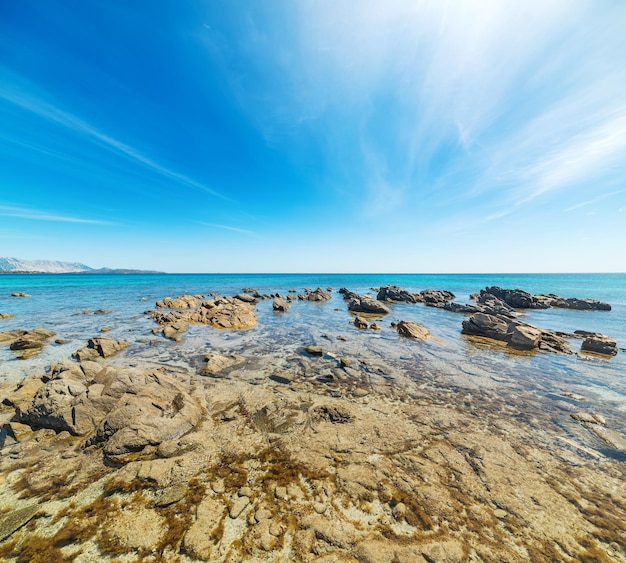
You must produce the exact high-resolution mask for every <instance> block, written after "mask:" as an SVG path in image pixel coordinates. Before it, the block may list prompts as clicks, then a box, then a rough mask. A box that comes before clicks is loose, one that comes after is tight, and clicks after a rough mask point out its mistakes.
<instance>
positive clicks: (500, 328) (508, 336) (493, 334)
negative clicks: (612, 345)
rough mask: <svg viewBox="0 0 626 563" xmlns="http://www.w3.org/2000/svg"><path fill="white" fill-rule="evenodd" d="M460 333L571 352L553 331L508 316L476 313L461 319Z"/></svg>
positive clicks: (522, 347) (515, 345)
mask: <svg viewBox="0 0 626 563" xmlns="http://www.w3.org/2000/svg"><path fill="white" fill-rule="evenodd" d="M462 324H463V329H462V330H461V333H462V334H467V335H469V336H483V337H485V338H491V339H493V340H499V341H500V342H506V343H507V344H508V345H509V346H510V347H511V348H517V349H520V350H533V349H536V348H539V349H540V350H546V351H549V352H561V353H564V354H571V351H570V349H569V344H568V343H567V341H566V340H565V339H564V338H561V337H560V336H557V335H556V334H554V333H553V332H550V331H548V330H544V329H541V328H538V327H535V326H532V325H529V324H526V323H520V322H518V321H516V320H511V318H509V317H508V316H498V315H487V314H485V313H476V314H475V315H472V316H471V317H470V318H469V319H466V320H464V321H463V323H462Z"/></svg>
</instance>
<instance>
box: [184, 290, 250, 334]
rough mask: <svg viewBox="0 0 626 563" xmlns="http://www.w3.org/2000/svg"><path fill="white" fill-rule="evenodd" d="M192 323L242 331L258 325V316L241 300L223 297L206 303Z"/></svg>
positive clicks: (192, 319) (196, 311)
mask: <svg viewBox="0 0 626 563" xmlns="http://www.w3.org/2000/svg"><path fill="white" fill-rule="evenodd" d="M190 320H191V322H194V323H202V324H208V325H211V326H212V327H213V328H220V329H230V330H241V329H246V328H251V327H253V326H254V325H255V324H256V314H255V313H254V309H253V308H252V306H251V305H250V304H248V303H244V302H243V301H240V300H239V299H233V298H228V297H221V298H217V299H213V300H210V301H204V302H203V303H202V305H201V306H200V307H199V308H198V309H196V310H195V311H194V312H193V313H192V314H191V316H190Z"/></svg>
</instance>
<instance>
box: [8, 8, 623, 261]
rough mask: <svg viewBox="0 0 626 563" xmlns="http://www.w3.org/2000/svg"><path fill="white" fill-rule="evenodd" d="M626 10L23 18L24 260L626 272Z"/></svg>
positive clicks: (114, 12) (65, 12) (13, 132)
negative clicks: (625, 31)
mask: <svg viewBox="0 0 626 563" xmlns="http://www.w3.org/2000/svg"><path fill="white" fill-rule="evenodd" d="M624 29H626V2H622V1H618V0H616V1H609V0H591V1H589V2H584V1H579V0H555V1H552V0H541V1H539V0H531V1H529V2H517V1H513V0H510V1H506V0H493V1H491V0H481V1H480V2H478V1H472V2H470V1H463V0H456V1H448V2H445V1H443V0H441V1H435V0H432V1H425V2H419V1H418V0H407V1H395V0H390V1H385V2H379V1H371V2H368V1H358V2H357V1H356V0H353V1H350V2H345V1H341V0H339V1H338V0H333V1H329V0H315V1H305V0H297V1H292V0H285V1H281V0H268V1H255V0H253V1H249V0H245V1H244V0H241V1H236V0H235V1H232V0H229V1H221V0H212V1H184V2H181V1H178V0H160V1H159V2H154V1H140V0H136V1H133V2H128V1H125V0H124V1H121V0H107V1H106V2H102V1H95V0H77V1H73V0H63V1H58V2H57V1H55V0H46V1H45V2H41V1H29V0H20V1H19V2H8V1H7V2H1V3H0V37H1V38H2V39H1V41H0V170H1V171H2V173H1V175H0V256H12V257H19V258H31V259H36V258H37V259H58V260H66V261H80V262H84V263H86V264H88V265H90V266H94V267H101V266H109V267H127V268H144V269H157V270H163V271H171V272H418V273H419V272H523V271H527V272H583V271H604V272H609V271H618V272H626V33H624Z"/></svg>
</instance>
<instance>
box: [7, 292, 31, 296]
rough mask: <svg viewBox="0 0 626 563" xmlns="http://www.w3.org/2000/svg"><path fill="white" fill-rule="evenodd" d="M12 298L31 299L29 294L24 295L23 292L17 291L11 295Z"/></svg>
mask: <svg viewBox="0 0 626 563" xmlns="http://www.w3.org/2000/svg"><path fill="white" fill-rule="evenodd" d="M11 297H30V295H29V294H28V293H24V292H23V291H15V292H13V293H11Z"/></svg>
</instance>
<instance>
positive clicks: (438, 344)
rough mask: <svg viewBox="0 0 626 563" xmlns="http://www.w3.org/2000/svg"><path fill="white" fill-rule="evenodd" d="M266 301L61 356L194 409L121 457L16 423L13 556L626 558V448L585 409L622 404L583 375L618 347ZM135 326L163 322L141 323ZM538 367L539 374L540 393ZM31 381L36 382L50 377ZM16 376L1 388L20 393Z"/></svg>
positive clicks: (7, 473)
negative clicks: (135, 380) (172, 334)
mask: <svg viewBox="0 0 626 563" xmlns="http://www.w3.org/2000/svg"><path fill="white" fill-rule="evenodd" d="M161 297H164V295H162V296H161ZM140 306H142V307H146V306H147V307H151V306H153V303H149V304H146V305H144V304H143V303H142V304H141V305H140ZM0 309H1V308H0ZM337 309H340V310H337ZM255 310H256V312H257V314H258V315H259V323H258V324H257V325H255V327H254V328H251V329H249V330H233V331H227V330H221V331H220V330H215V329H214V328H211V327H209V326H204V325H201V324H200V325H197V324H193V325H190V326H189V327H188V328H187V331H186V332H185V333H184V334H183V335H182V338H181V341H180V342H179V343H176V342H174V341H172V340H164V339H162V338H161V337H159V336H158V335H156V334H155V335H153V337H152V338H151V339H145V340H146V341H145V342H139V340H141V339H137V340H136V341H135V342H131V345H130V346H129V347H127V348H125V349H124V350H122V351H119V352H117V353H115V354H112V355H111V356H110V357H107V358H94V359H95V360H96V361H95V362H94V361H93V359H91V360H84V361H81V362H80V364H78V363H76V362H71V364H68V365H71V366H72V367H71V369H70V368H68V369H67V370H60V371H59V373H58V377H57V376H54V378H53V379H52V381H60V382H66V383H68V382H75V383H72V384H77V383H80V384H81V385H85V386H86V387H91V386H93V385H94V384H95V385H101V386H103V387H102V388H106V385H107V384H108V385H112V383H111V381H118V382H119V381H122V380H123V381H128V380H129V378H130V379H132V377H135V376H136V377H141V378H142V381H146V382H147V381H148V380H149V381H154V378H155V377H156V378H157V379H158V380H159V381H160V383H159V385H161V386H162V389H161V388H159V389H155V390H154V393H153V394H151V395H150V396H151V397H152V399H154V401H155V402H156V403H158V404H160V403H159V400H160V399H163V400H165V401H166V402H167V400H170V402H171V401H173V398H171V397H170V395H168V393H170V391H172V390H173V389H176V392H177V393H180V394H182V395H183V396H184V397H185V400H184V401H187V402H184V401H183V403H182V404H184V405H187V404H188V405H190V407H189V408H190V409H191V406H193V408H194V409H196V408H197V413H196V411H194V412H193V413H190V412H188V413H187V415H185V416H190V417H191V418H190V419H189V420H190V421H193V422H194V424H193V425H192V428H191V429H189V431H187V432H185V433H184V434H183V435H181V436H179V437H176V438H172V439H165V440H161V441H160V442H159V443H158V444H148V445H147V446H146V447H143V448H142V449H141V450H137V451H129V452H122V453H121V454H120V453H115V452H117V451H118V450H115V449H114V448H113V446H110V448H109V450H107V449H106V448H107V447H109V446H106V445H105V446H104V447H103V445H102V443H97V442H96V443H93V444H87V443H86V437H85V436H86V435H85V436H72V434H71V432H68V431H58V430H57V432H55V431H54V430H50V429H45V428H44V429H41V430H35V431H34V432H33V431H32V429H30V431H29V429H27V428H21V427H16V429H17V431H18V432H19V431H23V432H24V434H23V435H22V436H21V438H22V439H21V440H17V441H15V442H11V440H9V441H8V442H7V444H5V448H6V449H4V448H3V453H4V452H5V451H8V453H9V455H6V456H3V459H2V461H1V462H0V471H1V474H2V478H3V482H2V483H1V484H0V498H1V499H2V505H3V506H5V507H7V508H11V509H12V510H14V511H15V510H20V509H24V508H28V507H30V506H31V505H33V503H37V510H38V512H37V513H35V514H33V515H31V518H30V519H29V520H28V521H29V522H30V523H25V526H24V527H20V528H18V529H17V530H16V531H14V532H13V533H12V534H11V535H10V537H9V538H8V539H7V540H5V541H4V542H3V543H1V544H0V550H1V553H2V555H3V557H6V558H7V559H8V560H10V558H11V557H13V556H15V554H16V553H18V552H21V553H28V550H29V549H30V550H33V553H35V552H36V551H37V550H39V551H40V552H41V553H49V554H53V555H58V554H59V553H60V554H61V555H62V556H64V557H70V556H73V555H74V554H76V559H75V560H76V561H90V560H93V558H94V557H98V558H102V559H105V558H107V557H109V558H112V557H118V558H121V560H128V561H131V560H133V561H134V560H137V557H139V556H140V557H143V558H144V559H143V560H146V561H159V560H168V561H171V560H180V561H193V560H215V561H226V560H231V559H232V560H236V559H237V558H243V559H244V560H246V559H247V560H255V561H282V560H287V559H294V558H296V559H297V560H302V561H313V560H315V561H387V560H392V559H393V558H394V557H396V559H398V560H404V561H432V560H436V561H464V560H471V559H474V560H480V559H482V560H496V559H500V560H510V561H516V560H520V561H521V560H528V559H532V560H542V559H550V558H557V559H559V560H580V559H581V558H582V559H584V558H589V559H594V560H599V561H602V560H607V561H609V560H624V558H625V554H626V551H625V547H624V546H625V545H626V541H625V538H624V537H623V534H622V532H620V530H621V522H623V521H624V520H626V504H625V503H624V502H623V500H622V499H623V498H625V497H626V495H625V494H624V492H625V490H624V482H625V481H624V455H623V454H622V453H620V450H619V448H611V447H609V446H608V445H607V444H606V442H602V441H601V440H600V441H599V438H598V436H597V435H596V434H594V433H593V432H591V431H590V427H589V425H588V424H587V425H585V424H584V423H581V422H580V421H579V420H577V419H575V418H574V417H572V415H576V414H578V413H580V412H588V413H592V414H598V415H601V416H602V417H603V418H604V419H605V422H606V427H607V428H609V429H612V430H613V431H614V432H616V433H617V434H618V435H621V436H623V433H624V430H626V429H625V428H624V415H623V411H622V410H620V402H619V401H618V400H615V399H613V400H610V399H609V398H607V397H602V396H601V395H599V394H597V393H596V390H597V389H599V388H600V385H598V386H594V385H593V380H591V384H592V385H591V387H590V386H587V387H586V388H585V385H584V383H583V382H582V381H573V380H572V375H571V369H572V366H576V365H578V364H580V365H581V366H585V367H586V366H591V368H592V370H593V369H600V370H602V369H605V368H604V366H607V368H606V369H608V368H609V367H610V366H611V364H610V362H611V361H613V360H607V359H604V358H595V357H593V356H591V357H585V358H571V357H569V356H567V357H562V356H556V355H550V354H549V353H546V352H541V351H539V352H524V351H518V350H505V349H503V348H502V347H501V346H500V345H498V344H496V343H494V342H488V341H486V340H484V339H481V338H476V337H466V336H461V337H459V336H456V337H453V335H452V331H451V330H448V329H447V328H446V327H442V328H440V327H438V326H437V325H436V323H435V322H434V320H435V319H439V318H443V317H440V315H442V314H443V313H444V312H443V311H438V310H432V311H431V310H426V308H425V307H424V306H423V305H422V304H414V305H406V306H405V305H394V308H393V314H392V315H391V316H392V317H393V319H396V318H397V317H398V316H406V315H408V314H410V313H411V312H415V315H418V314H419V316H420V319H419V320H421V321H422V322H423V323H424V325H426V326H428V328H429V329H430V330H431V331H434V334H433V335H432V338H431V339H429V340H427V341H425V342H420V341H414V340H410V339H402V338H400V337H398V336H397V334H396V333H395V331H394V330H393V329H392V328H391V327H390V326H389V322H387V321H388V320H389V319H387V320H386V321H385V322H383V321H380V325H381V330H380V331H378V332H376V331H359V330H358V329H357V328H355V327H354V326H353V325H351V324H349V322H348V321H349V320H350V319H351V318H352V317H351V316H350V315H349V314H348V313H347V312H346V310H345V307H344V306H343V305H342V301H341V299H340V297H339V296H337V295H336V294H335V293H334V292H333V297H332V299H331V300H330V301H328V302H325V303H315V302H310V301H306V300H305V301H295V302H293V303H292V305H291V308H290V309H289V310H288V311H286V312H284V313H273V312H272V311H271V301H269V300H266V301H259V302H258V303H257V304H256V305H255ZM92 313H93V311H92ZM445 313H446V314H448V315H451V314H452V313H448V312H445ZM112 314H113V315H115V312H113V313H112ZM594 314H597V315H601V314H603V313H594ZM424 315H426V316H425V317H424ZM421 317H424V318H421ZM95 318H96V317H94V316H93V315H86V316H84V319H83V318H79V320H80V321H81V322H82V321H83V320H84V321H85V322H86V321H90V322H91V321H92V320H93V319H95ZM463 318H464V317H463V316H462V315H461V316H457V317H455V319H456V320H455V323H456V326H458V327H459V328H460V323H461V320H462V319H463ZM570 318H571V317H570ZM581 318H591V317H581ZM104 319H106V321H105V320H104ZM316 319H319V320H317V321H316ZM114 320H115V319H111V318H109V317H106V316H103V317H102V320H101V319H99V318H98V321H99V322H100V323H101V324H108V325H111V328H112V329H113V330H111V332H110V333H108V332H107V333H104V334H103V335H102V336H103V337H106V336H108V335H109V334H113V335H114V336H115V338H117V335H118V334H119V335H123V333H124V330H123V327H116V326H115V323H114V322H112V321H114ZM3 322H4V321H3ZM6 322H9V321H6ZM316 322H317V323H319V324H315V323H316ZM89 326H91V325H89ZM136 326H137V327H140V328H141V330H142V331H144V333H145V329H146V328H147V327H150V330H152V329H154V330H155V331H157V332H158V331H160V330H161V327H159V326H158V325H156V324H155V323H153V322H152V321H151V320H150V319H148V318H145V317H143V318H141V319H137V321H136ZM321 327H325V328H323V329H322V328H321ZM116 330H117V331H118V332H116ZM138 330H139V328H138ZM457 330H458V329H457ZM126 334H128V330H126ZM131 334H132V333H131ZM95 336H96V334H95V333H91V334H88V335H87V334H83V335H82V337H81V338H80V339H78V340H82V342H83V345H84V342H85V340H86V339H87V338H92V337H95ZM338 337H341V338H338ZM453 338H454V340H453ZM459 338H460V344H458V343H457V341H458V340H459ZM342 339H343V340H342ZM71 345H72V346H73V345H74V344H73V343H72V344H71ZM306 346H318V347H321V355H318V354H317V353H315V354H314V355H312V354H310V353H307V352H306V351H304V348H305V347H306ZM75 349H76V348H74V350H75ZM459 350H460V351H459ZM620 354H621V355H620ZM620 354H618V356H617V357H616V358H615V359H617V361H618V362H621V358H622V355H623V352H622V353H620ZM68 356H69V355H68ZM207 356H211V357H212V361H213V360H214V361H216V362H217V363H216V364H215V366H216V367H215V366H214V367H212V368H211V369H210V370H208V368H207V366H208V365H209V363H210V362H208V361H206V357H207ZM223 358H226V359H227V360H229V361H225V360H223ZM462 358H465V360H463V359H462ZM67 359H68V360H69V357H68V358H67ZM220 361H221V362H222V363H220ZM224 362H225V363H224ZM575 362H578V364H576V363H575ZM214 363H215V362H214ZM92 364H95V365H92ZM211 365H213V364H211ZM76 366H81V369H82V371H81V373H82V375H79V374H77V372H76V371H75V368H76ZM531 366H532V369H533V370H536V371H537V372H540V371H542V370H544V371H545V372H546V375H547V376H546V377H545V379H539V377H536V378H534V379H533V382H532V385H530V384H529V382H528V381H527V379H528V373H529V369H530V368H531ZM203 370H204V371H205V373H204V374H201V372H202V371H203ZM207 370H208V371H207ZM65 371H69V372H70V373H66V374H65V375H63V373H65ZM211 371H213V373H210V372H211ZM88 373H89V375H87V374H88ZM533 373H534V372H533ZM587 373H588V372H585V374H586V375H587ZM107 374H108V375H107ZM150 374H152V375H150ZM31 375H32V376H33V377H32V378H30V379H29V380H28V381H29V382H30V383H28V385H31V384H32V385H39V386H41V385H47V384H49V381H48V383H45V382H44V381H42V377H41V376H42V375H44V374H43V373H42V372H41V371H39V372H37V373H32V374H31ZM131 376H132V377H131ZM48 377H49V376H46V377H44V379H46V380H47V379H48ZM107 377H108V378H109V379H108V380H107V381H109V383H107V381H105V380H106V378H107ZM77 378H78V379H80V378H82V379H80V381H78V380H77ZM146 378H147V379H146ZM92 379H93V380H94V381H96V383H94V382H92V383H87V381H91V380H92ZM37 381H38V382H37ZM68 384H69V383H68ZM28 385H25V386H24V387H23V388H22V389H23V400H25V401H26V402H28V400H31V401H32V397H33V394H34V387H31V388H27V387H28ZM14 389H15V384H13V383H8V384H3V385H2V391H3V393H2V395H3V397H5V399H7V398H8V401H9V402H11V403H13V404H14V405H15V404H16V402H19V397H18V396H19V393H20V392H19V391H18V392H17V393H16V392H15V391H14ZM98 389H100V388H98ZM167 389H169V390H170V391H167ZM166 391H167V392H166ZM94 392H95V388H94ZM151 393H152V392H151ZM167 397H170V399H167ZM5 403H6V401H5ZM172 404H173V403H172ZM161 406H162V407H163V408H165V406H163V405H161ZM177 408H178V410H177V411H176V413H174V414H173V415H172V417H171V418H172V420H173V419H175V418H176V416H177V413H178V412H182V410H184V408H183V407H180V406H179V407H177ZM2 412H3V416H4V417H5V420H6V417H7V416H8V415H10V414H11V413H12V412H14V407H13V408H12V409H11V408H8V409H7V408H5V409H4V410H3V411H2ZM186 412H187V411H186ZM194 413H195V414H194ZM181 416H182V415H181ZM196 416H197V417H199V418H198V419H197V420H196V418H194V417H196ZM116 456H117V457H116ZM119 456H122V457H119ZM124 456H126V457H124ZM59 457H62V458H63V463H62V464H59ZM28 467H31V468H34V469H30V470H29V469H28ZM20 495H21V498H20ZM168 495H169V496H168ZM172 499H175V500H173V502H171V503H170V502H169V501H170V500H172ZM6 512H7V511H3V515H4V514H6ZM25 514H27V513H25ZM1 528H2V526H0V529H1ZM44 548H45V549H46V550H48V551H47V552H46V551H43V549H44ZM55 550H57V551H55ZM137 553H139V554H140V555H139V556H137ZM90 558H91V559H90Z"/></svg>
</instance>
